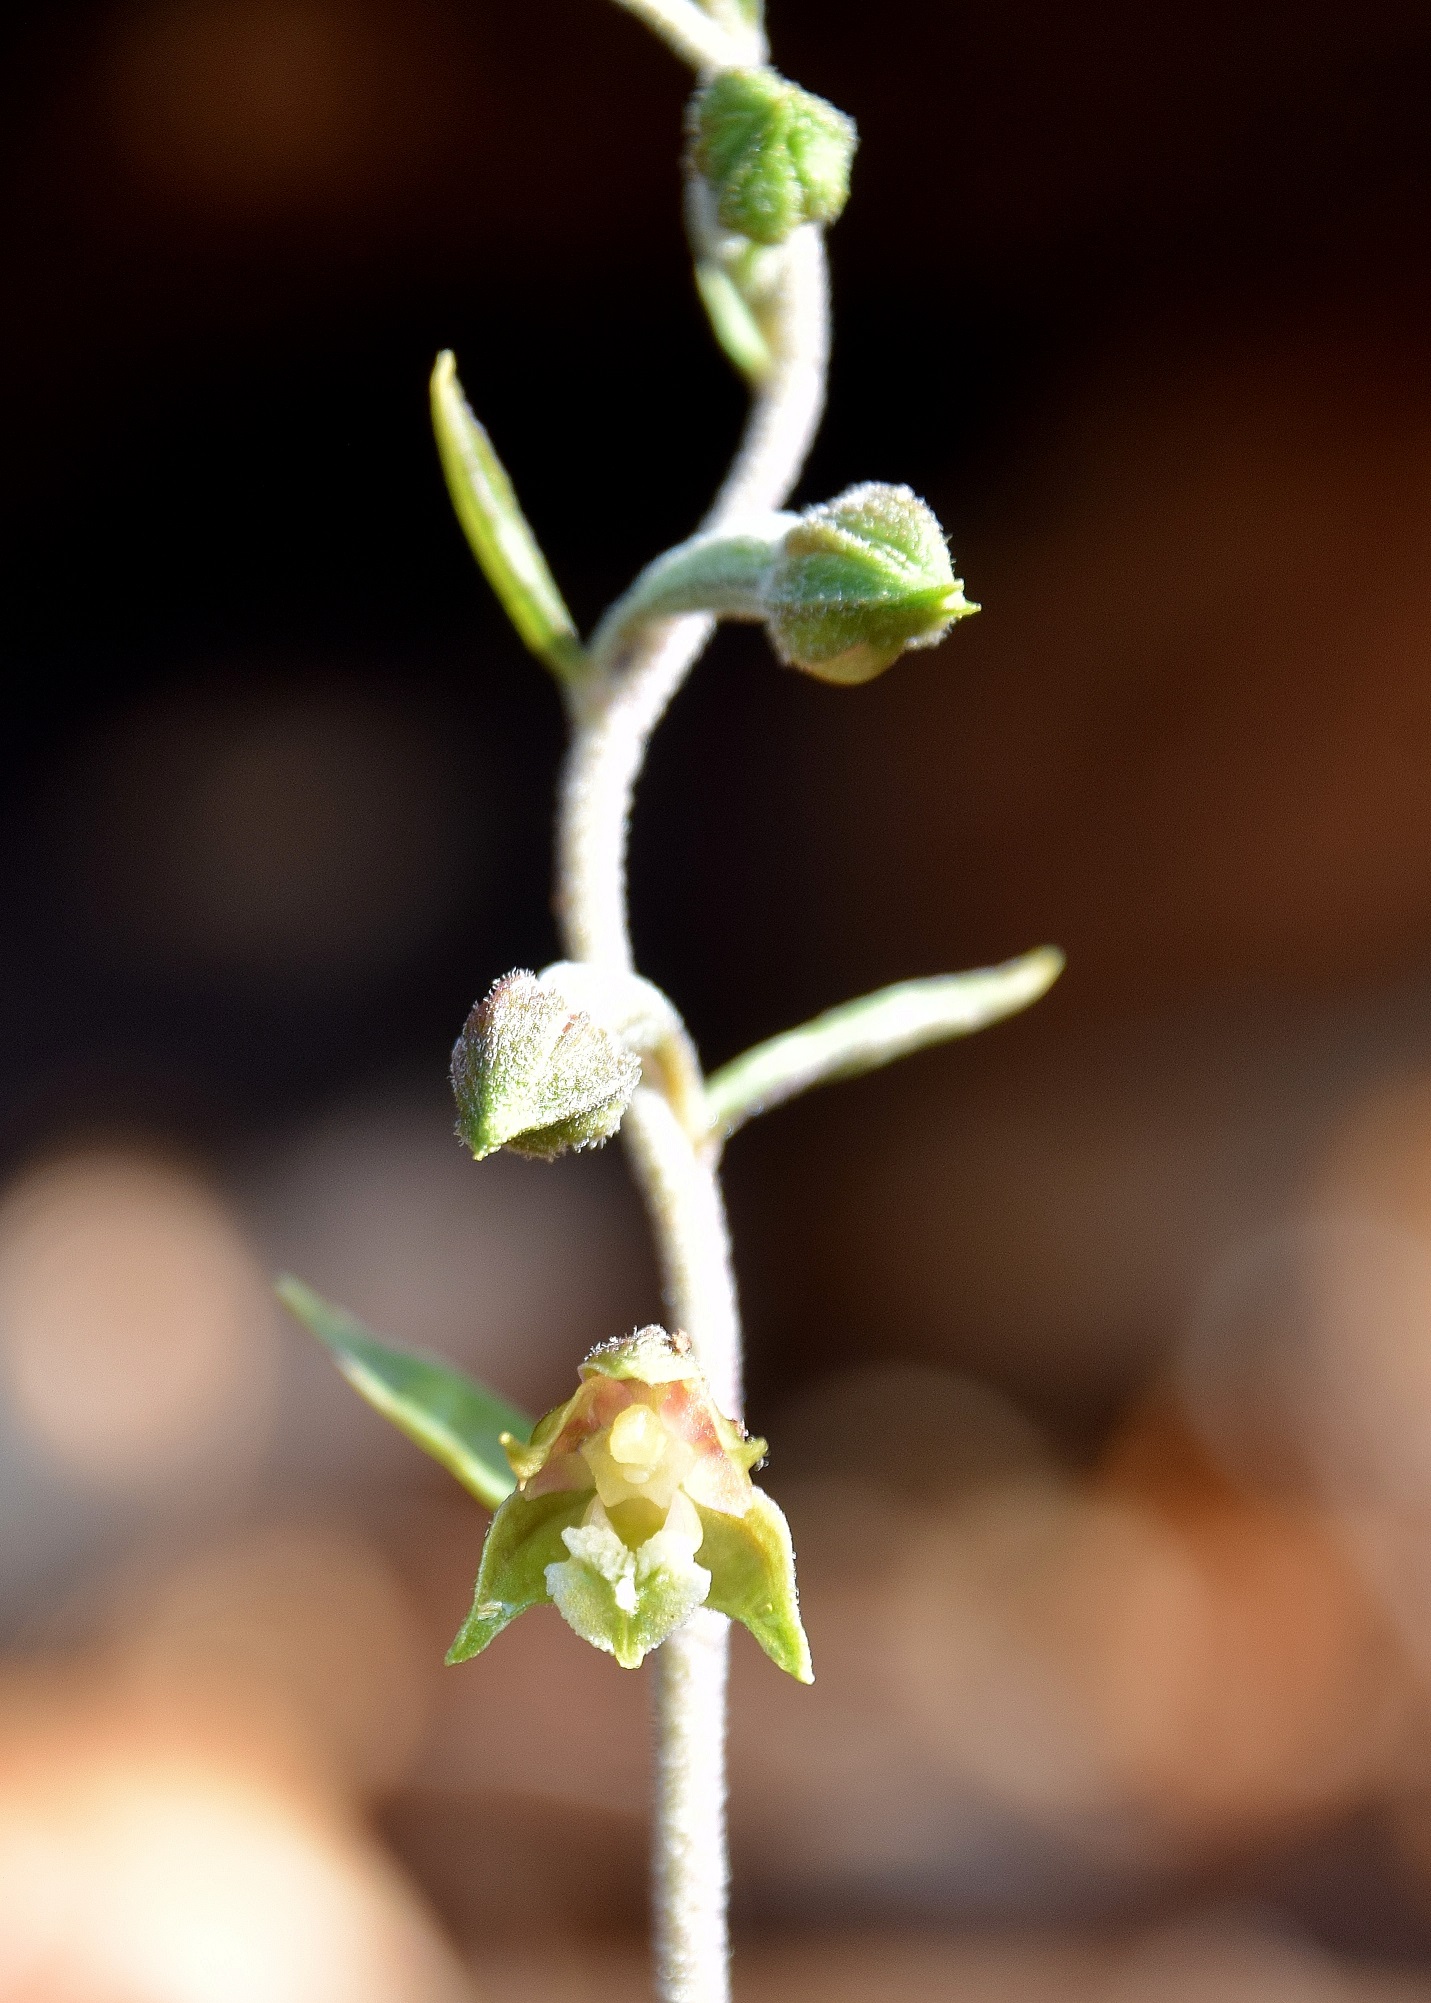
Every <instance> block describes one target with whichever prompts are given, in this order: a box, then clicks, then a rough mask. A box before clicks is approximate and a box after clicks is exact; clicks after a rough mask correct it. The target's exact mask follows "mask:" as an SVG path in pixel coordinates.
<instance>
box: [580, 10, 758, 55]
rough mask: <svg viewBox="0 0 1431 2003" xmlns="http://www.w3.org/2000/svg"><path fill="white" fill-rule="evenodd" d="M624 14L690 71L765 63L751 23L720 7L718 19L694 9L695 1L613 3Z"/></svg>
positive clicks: (755, 30) (755, 27) (754, 28)
mask: <svg viewBox="0 0 1431 2003" xmlns="http://www.w3.org/2000/svg"><path fill="white" fill-rule="evenodd" d="M616 4H617V6H618V7H624V8H625V9H626V12H627V13H628V14H634V15H635V16H636V18H637V20H638V21H644V22H645V24H646V26H647V27H648V28H649V29H650V30H651V32H652V34H653V35H657V36H659V37H660V39H661V40H662V41H663V42H664V43H665V44H666V47H667V48H668V49H670V50H671V51H672V53H673V54H675V55H677V56H679V57H680V59H681V61H682V62H683V63H689V64H690V66H691V68H692V69H693V70H699V71H701V72H702V73H706V72H711V71H715V70H730V69H746V68H750V67H752V66H754V65H755V64H757V63H763V62H764V61H765V36H764V34H763V33H762V32H761V30H760V28H759V27H758V26H756V25H755V24H754V23H753V22H745V21H742V20H740V18H739V17H738V16H737V15H736V14H735V12H734V10H733V9H729V8H725V7H722V8H721V9H720V10H719V13H720V16H721V18H720V19H716V18H715V16H714V14H708V13H707V12H706V10H705V9H704V8H703V7H697V6H696V5H695V0H616Z"/></svg>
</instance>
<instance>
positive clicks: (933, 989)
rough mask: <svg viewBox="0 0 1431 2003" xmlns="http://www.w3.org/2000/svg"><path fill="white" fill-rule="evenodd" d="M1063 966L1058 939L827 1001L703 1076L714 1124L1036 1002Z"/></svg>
mask: <svg viewBox="0 0 1431 2003" xmlns="http://www.w3.org/2000/svg"><path fill="white" fill-rule="evenodd" d="M1062 971H1063V955H1062V953H1061V952H1060V951H1059V950H1058V948H1057V947H1056V946H1039V947H1037V948H1036V949H1035V950H1034V951H1033V952H1032V953H1025V954H1023V955H1022V957H1021V958H1019V959H1017V960H1006V961H1005V962H1004V964H1003V965H1002V966H998V967H979V968H977V969H976V970H975V971H974V972H973V973H968V974H939V975H936V976H935V977H934V978H933V979H932V980H926V981H901V982H899V983H898V985H897V986H895V987H892V988H881V989H880V990H879V992H878V993H877V994H872V995H862V996H861V997H860V999H859V1000H858V1001H852V1002H845V1003H844V1004H843V1005H842V1006H841V1007H839V1008H832V1009H827V1010H826V1011H825V1013H824V1014H823V1015H817V1016H816V1017H815V1018H814V1020H813V1021H811V1022H806V1023H802V1024H801V1026H800V1027H799V1028H798V1029H788V1030H786V1031H785V1033H784V1034H783V1035H781V1036H772V1037H771V1039H770V1041H769V1042H768V1043H759V1044H757V1045H756V1046H755V1048H754V1049H753V1050H747V1051H746V1052H745V1054H744V1055H743V1056H741V1057H737V1058H734V1059H733V1060H732V1061H731V1062H730V1063H729V1064H727V1065H724V1066H723V1067H722V1068H721V1069H720V1070H719V1071H716V1072H714V1073H713V1074H712V1075H711V1077H710V1078H708V1079H707V1080H706V1105H707V1109H708V1113H709V1117H710V1124H711V1132H712V1133H713V1134H719V1135H721V1136H722V1137H729V1136H730V1135H731V1134H733V1133H734V1132H735V1131H736V1129H737V1127H742V1126H744V1124H745V1122H746V1121H747V1120H750V1119H753V1118H754V1117H755V1115H756V1114H757V1113H764V1112H768V1111H769V1110H770V1108H771V1107H772V1106H779V1105H783V1103H784V1102H785V1100H787V1099H793V1098H794V1097H795V1095H796V1093H797V1092H808V1091H809V1089H810V1088H811V1086H812V1085H828V1084H831V1083H832V1082H833V1081H834V1080H835V1079H837V1078H857V1077H858V1076H859V1075H860V1073H861V1072H863V1071H874V1070H877V1069H878V1068H879V1066H880V1065H882V1064H892V1063H893V1062H894V1060H895V1058H897V1057H907V1056H908V1055H909V1054H910V1052H911V1051H915V1050H923V1049H925V1048H926V1047H927V1046H928V1045H930V1044H934V1043H944V1042H947V1041H948V1040H949V1038H950V1037H955V1036H968V1035H970V1034H971V1033H972V1032H973V1031H974V1030H976V1029H983V1028H985V1027H986V1026H987V1025H988V1024H989V1023H993V1022H999V1021H1001V1020H1002V1019H1003V1017H1005V1016H1006V1015H1014V1014H1016V1013H1017V1012H1018V1010H1019V1009H1022V1008H1027V1007H1028V1006H1029V1004H1030V1003H1031V1002H1036V1001H1037V1000H1038V999H1039V997H1040V995H1043V994H1045V993H1047V991H1048V989H1049V988H1051V987H1052V986H1053V984H1054V982H1055V981H1056V980H1057V979H1058V977H1059V975H1060V974H1061V973H1062Z"/></svg>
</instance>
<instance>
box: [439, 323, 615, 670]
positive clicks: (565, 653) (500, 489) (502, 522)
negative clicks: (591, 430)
mask: <svg viewBox="0 0 1431 2003" xmlns="http://www.w3.org/2000/svg"><path fill="white" fill-rule="evenodd" d="M432 427H433V430H434V431H435V433H436V434H437V450H438V454H439V456H440V458H441V460H442V470H443V473H444V474H445V475H446V477H447V491H448V493H449V494H450V495H451V497H452V505H453V508H454V509H455V510H456V513H457V519H458V521H459V522H461V524H462V527H463V531H464V533H465V534H466V537H467V540H468V542H469V543H470V544H471V545H472V553H473V555H474V556H475V557H476V559H477V561H478V563H480V564H481V566H482V570H483V574H484V575H485V577H486V579H487V582H488V583H489V584H490V585H491V587H492V589H493V590H494V591H495V592H496V594H497V596H498V598H499V599H500V600H501V601H502V610H503V611H504V612H505V613H506V615H507V617H508V618H509V619H510V620H511V622H512V624H513V625H514V626H515V627H516V629H517V632H518V634H519V635H520V637H521V639H522V641H523V643H524V644H525V645H526V646H527V647H529V648H530V649H531V651H532V652H533V653H534V654H535V655H536V656H537V658H538V660H541V661H545V663H546V665H547V666H548V667H549V668H550V669H551V670H552V672H553V674H555V675H556V677H557V679H558V680H559V681H568V682H569V681H573V680H575V679H576V678H577V677H579V676H580V674H581V673H582V670H583V667H584V665H585V656H584V654H583V652H582V646H581V641H580V639H579V638H578V636H577V630H576V624H575V621H574V620H573V619H572V616H571V614H570V612H568V610H567V608H566V601H565V600H564V599H563V597H562V595H561V592H560V591H559V590H558V589H557V584H556V579H555V578H554V577H553V576H552V574H551V570H550V569H549V567H548V565H547V560H546V558H545V557H544V556H543V555H542V552H541V548H540V546H539V544H538V542H537V539H536V537H535V536H534V535H533V534H532V530H531V525H530V523H529V522H528V521H527V518H526V516H525V515H524V514H523V513H522V510H521V508H520V506H519V505H518V503H517V496H516V494H515V492H514V491H513V488H512V483H511V481H510V480H509V479H508V477H507V469H506V467H505V466H504V465H503V464H502V462H501V460H500V459H499V458H498V457H497V454H496V451H495V449H494V447H493V444H492V441H491V439H490V438H489V437H488V436H487V433H486V431H485V429H484V428H483V426H482V425H480V424H479V423H478V422H477V419H476V418H475V417H474V416H473V414H472V411H471V408H470V407H469V405H468V402H467V399H466V397H465V396H464V395H463V394H462V385H461V383H460V382H459V381H458V379H457V363H456V360H455V358H454V357H453V354H452V351H451V350H450V349H444V350H443V352H442V353H441V354H440V355H439V356H438V358H437V364H436V367H435V368H434V369H433V371H432Z"/></svg>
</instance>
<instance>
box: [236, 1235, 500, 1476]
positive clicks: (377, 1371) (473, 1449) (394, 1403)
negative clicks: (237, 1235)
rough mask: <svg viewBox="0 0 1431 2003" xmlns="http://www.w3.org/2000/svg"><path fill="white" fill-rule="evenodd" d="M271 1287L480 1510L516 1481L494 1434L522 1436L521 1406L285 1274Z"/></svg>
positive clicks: (387, 1415) (385, 1413)
mask: <svg viewBox="0 0 1431 2003" xmlns="http://www.w3.org/2000/svg"><path fill="white" fill-rule="evenodd" d="M275 1292H276V1293H277V1295H278V1298H279V1299H280V1300H281V1301H282V1302H283V1304H284V1306H285V1307H287V1308H289V1309H290V1310H291V1311H292V1312H293V1313H294V1314H295V1315H296V1316H297V1317H298V1319H299V1321H301V1322H302V1323H303V1326H304V1327H305V1328H306V1329H309V1330H310V1331H311V1332H312V1333H313V1334H314V1335H316V1336H317V1338H318V1340H319V1341H320V1342H321V1343H323V1344H324V1345H325V1346H326V1347H327V1349H328V1351H329V1353H330V1354H331V1355H332V1358H333V1361H334V1362H335V1363H336V1364H337V1366H338V1368H339V1369H340V1370H341V1371H342V1373H343V1375H344V1376H345V1377H346V1378H347V1380H348V1382H349V1383H350V1384H351V1385H352V1386H353V1388H354V1390H355V1391H359V1392H361V1393H362V1395H363V1397H365V1398H366V1399H367V1401H368V1403H369V1404H370V1405H372V1406H373V1407H374V1408H375V1409H376V1410H377V1411H379V1412H381V1413H382V1415H383V1417H384V1418H385V1419H391V1421H392V1423H393V1424H394V1425H395V1426H396V1427H397V1428H398V1430H399V1431H400V1432H404V1433H406V1434H407V1436H408V1438H409V1439H410V1440H413V1441H415V1442H416V1444H417V1445H418V1446H420V1447H421V1448H422V1450H423V1452H424V1453H428V1454H431V1455H432V1458H433V1459H434V1460H435V1461H441V1463H442V1465H443V1466H444V1467H445V1468H446V1469H447V1471H448V1473H449V1474H454V1475H456V1477H457V1479H458V1480H459V1481H460V1482H461V1483H462V1486H463V1487H464V1488H465V1489H467V1490H469V1491H470V1492H471V1494H473V1495H475V1496H476V1498H477V1500H478V1501H479V1502H480V1503H483V1504H484V1505H485V1506H486V1507H487V1508H488V1509H495V1508H496V1507H497V1505H498V1504H499V1503H501V1502H503V1501H505V1499H506V1498H507V1496H509V1495H510V1494H511V1493H512V1491H513V1489H514V1488H515V1487H516V1485H517V1484H516V1480H515V1478H514V1477H513V1474H512V1470H511V1468H510V1467H509V1466H508V1464H507V1456H506V1455H505V1454H504V1453H503V1451H502V1443H501V1437H500V1436H501V1435H502V1434H503V1433H511V1434H513V1435H514V1436H515V1438H517V1439H519V1440H523V1441H525V1440H528V1439H530V1438H531V1434H532V1421H531V1419H529V1418H528V1416H527V1414H526V1413H525V1412H523V1411H520V1410H519V1409H518V1407H517V1406H515V1405H509V1404H508V1403H507V1401H506V1399H505V1398H499V1397H498V1396H497V1394H496V1392H495V1391H489V1390H488V1389H487V1387H486V1386H485V1385H484V1384H479V1383H478V1382H477V1380H476V1379H475V1378H473V1377H469V1376H468V1375H467V1374H466V1372H465V1371H462V1370H457V1369H454V1367H453V1366H452V1364H450V1363H444V1362H443V1361H442V1359H441V1358H440V1357H436V1356H424V1355H423V1354H422V1353H421V1352H420V1351H418V1350H411V1349H393V1348H390V1347H389V1345H388V1344H387V1343H385V1342H379V1341H378V1339H377V1338H376V1336H374V1335H372V1334H371V1333H370V1332H369V1331H368V1330H367V1329H365V1328H364V1327H363V1325H362V1323H361V1322H358V1321H355V1320H354V1319H353V1317H352V1316H351V1315H350V1314H346V1313H345V1312H344V1311H343V1309H342V1308H338V1307H334V1306H333V1305H332V1303H331V1302H330V1301H325V1300H324V1299H323V1297H322V1295H321V1294H315V1293H314V1291H313V1289H312V1288H311V1287H307V1286H305V1285H304V1284H303V1282H302V1280H296V1279H294V1278H293V1276H292V1274H289V1273H285V1274H284V1275H283V1277H282V1278H281V1279H280V1280H279V1281H278V1282H277V1284H276V1287H275Z"/></svg>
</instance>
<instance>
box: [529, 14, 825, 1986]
mask: <svg viewBox="0 0 1431 2003" xmlns="http://www.w3.org/2000/svg"><path fill="white" fill-rule="evenodd" d="M643 11H646V10H643ZM768 325H769V329H770V345H771V351H772V358H773V359H772V365H771V367H770V370H769V372H768V373H767V374H766V375H765V376H764V377H763V379H762V381H761V384H760V388H759V391H758V394H757V396H756V399H755V402H754V404H753V406H752V408H751V413H750V418H749V421H748V423H747V425H746V430H745V435H744V438H743V440H742V442H741V447H740V451H739V452H738V453H737V455H736V458H735V462H734V464H733V465H732V467H731V470H730V473H729V475H728V477H727V479H726V482H725V484H724V486H723V487H722V488H721V491H720V493H719V494H718V495H717V497H716V500H715V504H714V506H713V507H712V508H711V511H710V513H709V514H708V515H707V517H706V519H705V521H704V523H703V524H702V529H703V530H705V531H707V532H718V533H732V532H736V531H738V530H739V528H740V526H741V524H742V523H743V522H746V521H748V520H750V519H752V518H753V517H760V516H767V515H769V514H770V513H771V512H773V511H774V510H776V509H778V508H780V507H781V506H782V505H783V503H784V502H785V500H786V498H787V496H788V495H789V493H790V490H791V488H792V487H793V486H794V485H795V482H796V480H797V479H798V478H799V477H800V471H801V468H802V467H803V465H804V463H805V455H806V453H807V452H808V451H809V448H810V443H811V440H812V438H813V437H814V433H815V427H816V425H817V424H818V423H819V420H820V415H821V412H822V410H823V408H824V401H825V377H826V367H827V363H828V358H829V284H828V278H827V275H826V267H825V253H824V244H823V240H822V238H821V235H820V233H819V231H818V230H815V229H813V228H807V229H802V230H800V231H797V233H796V234H795V235H794V236H793V237H791V239H790V240H789V242H788V244H787V245H786V247H785V259H784V268H783V271H782V274H781V280H780V283H779V286H778V287H777V289H776V293H775V298H774V302H773V306H772V310H771V313H770V317H769V322H768ZM713 625H714V621H713V620H712V619H711V618H710V617H709V616H708V615H706V614H701V613H697V614H687V615H683V616H681V617H678V618H673V619H671V618H668V619H662V620H659V621H654V622H652V623H651V624H650V625H649V626H647V627H645V628H640V629H638V630H636V631H635V632H634V633H633V634H632V636H631V638H630V641H629V644H628V645H627V646H626V648H625V650H624V652H623V653H622V654H621V655H620V656H619V657H618V658H617V659H616V660H614V661H613V662H612V663H611V664H610V666H609V667H607V668H605V669H604V670H603V671H602V672H601V673H600V674H599V675H597V676H595V677H593V678H592V680H590V681H589V682H587V683H585V684H584V685H582V686H580V687H578V688H576V689H574V690H573V691H572V693H571V698H570V702H571V712H572V741H571V747H570V750H569V752H568V755H567V762H566V767H565V770H564V773H563V779H562V788H561V802H560V809H559V817H558V835H557V909H558V915H559V918H560V921H561V926H562V932H563V937H564V941H565V946H566V951H567V953H568V954H569V955H570V957H571V958H572V959H574V960H584V961H588V962H592V963H594V964H596V965H598V966H604V967H608V968H612V969H623V970H624V969H630V968H631V967H632V965H633V958H632V951H631V934H630V924H629V919H628V915H627V890H626V847H627V834H628V829H629V824H630V816H631V799H632V793H633V789H634V787H635V784H636V780H637V777H638V776H639V774H640V770H641V766H642V762H643V760H644V758H645V754H646V746H647V744H648V742H649V740H650V736H651V732H652V731H653V730H654V729H655V727H656V725H657V723H658V722H659V721H660V719H661V717H662V715H663V714H664V712H665V710H666V707H667V705H668V703H669V702H670V701H671V698H672V697H673V696H674V695H675V693H676V691H677V690H678V689H679V688H680V686H681V684H682V682H683V681H684V680H685V678H686V676H687V674H689V672H690V670H691V668H692V666H693V665H694V663H695V662H696V660H697V659H698V657H699V656H700V654H701V652H702V650H703V649H704V647H705V645H706V642H707V641H708V640H709V638H710V635H711V631H712V628H713ZM673 1098H674V1099H677V1100H678V1098H679V1095H673V1094H672V1092H671V1085H670V1083H669V1074H668V1075H667V1077H664V1078H663V1077H658V1079H657V1081H656V1082H655V1083H648V1084H647V1085H646V1086H643V1087H642V1089H641V1090H640V1091H638V1092H637V1094H636V1097H635V1100H634V1101H633V1103H632V1105H631V1107H630V1109H629V1111H628V1112H627V1115H626V1119H625V1122H624V1132H625V1135H626V1140H627V1146H628V1149H629V1152H630V1155H631V1159H632V1164H633V1167H634V1169H635V1172H636V1176H637V1180H638V1182H639V1184H640V1187H641V1191H642V1195H643V1198H644V1200H645V1204H646V1209H647V1213H648V1215H649V1217H650V1221H651V1228H652V1232H653V1235H654V1238H655V1241H656V1247H657V1251H658V1255H659V1259H660V1265H661V1271H662V1278H663V1282H664V1287H665V1293H666V1298H667V1301H668V1303H669V1307H670V1311H671V1314H672V1318H673V1320H674V1322H675V1325H676V1326H677V1327H682V1328H684V1329H685V1330H686V1332H687V1333H688V1334H689V1335H690V1337H691V1340H692V1342H693V1343H694V1344H695V1348H696V1354H697V1356H698V1357H699V1359H700V1362H701V1366H702V1369H703V1370H704V1372H705V1374H706V1377H707V1379H708V1381H709V1383H710V1387H711V1391H712V1393H713V1395H714V1397H715V1400H716V1403H717V1404H718V1405H719V1406H720V1407H721V1408H722V1409H723V1410H724V1411H725V1412H726V1413H727V1414H728V1415H729V1416H730V1417H732V1418H739V1416H740V1412H741V1384H740V1378H741V1356H740V1320H739V1309H738V1305H737V1300H736V1291H735V1279H734V1274H733V1272H732V1268H731V1260H730V1244H729V1237H728V1233H727V1229H726V1218H725V1206H724V1203H723V1201H722V1198H721V1193H720V1184H719V1181H718V1178H717V1171H716V1164H715V1159H714V1154H713V1151H712V1150H711V1149H709V1148H708V1147H707V1146H706V1145H705V1143H704V1137H703V1136H702V1135H701V1133H700V1132H699V1131H696V1132H693V1131H692V1128H691V1125H690V1123H689V1120H688V1119H685V1120H683V1119H682V1117H681V1116H680V1115H681V1109H680V1108H679V1106H678V1103H673ZM729 1641H730V1634H729V1622H728V1621H727V1620H726V1619H725V1618H724V1616H723V1615H719V1614H713V1613H709V1612H707V1611H705V1610H704V1609H703V1610H702V1611H701V1612H700V1613H698V1614H697V1615H696V1616H695V1617H694V1618H693V1619H692V1620H691V1621H690V1622H689V1623H688V1624H687V1625H686V1626H685V1627H684V1628H682V1629H680V1630H678V1632H677V1633H675V1634H673V1635H672V1636H671V1637H670V1639H669V1640H668V1641H667V1642H666V1643H665V1644H664V1646H663V1647H662V1648H661V1649H660V1650H659V1651H658V1652H657V1656H656V1677H657V1704H656V1724H657V1761H656V1781H657V1784H656V1818H655V1835H654V1874H653V1875H654V1895H655V1931H656V1960H657V1973H658V1979H659V1991H660V1995H661V1997H662V1998H663V2003H728V1999H729V1996H730V1968H729V1952H728V1935H727V1922H726V1881H727V1869H728V1867H727V1863H726V1833H725V1716H726V1699H725V1690H726V1667H727V1660H728V1653H729Z"/></svg>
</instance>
